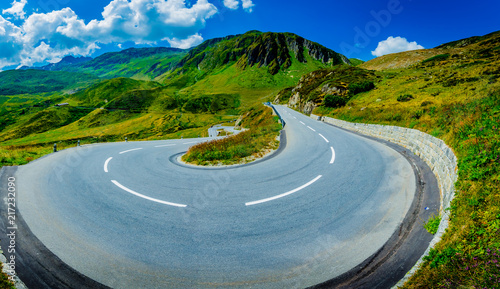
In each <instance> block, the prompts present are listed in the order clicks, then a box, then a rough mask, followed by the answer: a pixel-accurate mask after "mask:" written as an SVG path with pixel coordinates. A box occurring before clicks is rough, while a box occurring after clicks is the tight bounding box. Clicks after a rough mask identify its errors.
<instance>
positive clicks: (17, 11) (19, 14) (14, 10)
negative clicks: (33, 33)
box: [2, 0, 28, 19]
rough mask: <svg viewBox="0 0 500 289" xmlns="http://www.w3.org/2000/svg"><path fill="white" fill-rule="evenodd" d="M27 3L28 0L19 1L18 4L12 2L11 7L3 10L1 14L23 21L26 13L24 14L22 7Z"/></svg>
mask: <svg viewBox="0 0 500 289" xmlns="http://www.w3.org/2000/svg"><path fill="white" fill-rule="evenodd" d="M27 3H28V0H20V1H19V2H17V1H16V0H14V2H12V7H10V8H9V9H3V10H2V14H9V15H13V16H15V17H16V18H19V19H24V17H25V16H26V12H24V6H26V4H27Z"/></svg>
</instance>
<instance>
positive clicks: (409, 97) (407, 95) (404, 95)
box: [398, 94, 413, 102]
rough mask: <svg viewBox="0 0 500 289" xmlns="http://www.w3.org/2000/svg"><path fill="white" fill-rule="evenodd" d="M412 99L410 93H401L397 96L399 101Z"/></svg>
mask: <svg viewBox="0 0 500 289" xmlns="http://www.w3.org/2000/svg"><path fill="white" fill-rule="evenodd" d="M412 99H413V95H411V94H402V95H400V96H398V101H399V102H407V101H410V100H412Z"/></svg>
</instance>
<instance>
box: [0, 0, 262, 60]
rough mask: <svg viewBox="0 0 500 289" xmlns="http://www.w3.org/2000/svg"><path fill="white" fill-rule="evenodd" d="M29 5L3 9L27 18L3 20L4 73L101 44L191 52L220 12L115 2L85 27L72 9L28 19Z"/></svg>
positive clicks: (173, 3)
mask: <svg viewBox="0 0 500 289" xmlns="http://www.w3.org/2000/svg"><path fill="white" fill-rule="evenodd" d="M234 2H236V4H237V5H238V6H239V3H240V2H239V0H225V4H228V5H234ZM248 2H250V4H251V5H250V4H249V3H248ZM26 3H27V0H17V1H14V2H13V6H12V8H10V9H6V10H4V11H3V13H4V14H10V15H15V16H17V17H18V18H20V19H24V22H23V23H22V24H21V25H19V26H16V25H15V24H13V23H12V22H10V21H9V20H7V19H5V18H3V17H2V16H0V69H2V68H3V67H5V66H6V65H12V64H21V65H27V66H31V65H34V64H36V63H41V62H45V61H49V62H50V61H56V60H57V59H60V58H62V57H64V56H66V55H68V54H74V55H82V56H88V55H90V54H92V53H93V52H94V51H95V50H96V49H99V43H101V44H110V43H117V44H119V43H124V42H129V41H130V42H134V43H136V44H155V43H157V42H158V41H161V40H166V41H168V42H169V43H170V45H171V46H173V47H179V48H189V47H192V46H194V45H197V44H199V43H201V42H202V41H203V37H202V36H201V34H200V33H199V31H200V30H201V29H203V28H204V27H205V25H206V21H207V20H208V19H209V18H211V17H213V16H214V15H215V14H216V13H217V12H218V10H217V8H216V7H215V6H214V5H213V4H212V3H210V2H209V0H194V1H191V2H190V3H191V4H189V5H187V4H186V1H185V0H112V1H111V2H110V3H109V4H108V5H107V6H106V7H105V8H104V10H103V12H102V19H100V20H97V19H94V20H91V21H89V22H88V23H86V22H85V21H84V20H82V19H81V18H79V17H78V15H77V14H76V13H75V12H74V11H73V10H72V9H71V8H64V9H61V10H56V11H52V12H49V13H38V12H35V13H33V14H31V15H29V16H28V17H27V18H26V14H25V12H24V6H25V5H26ZM252 7H253V3H252V2H251V0H244V1H243V8H245V9H246V10H247V11H248V10H249V9H250V10H251V9H252Z"/></svg>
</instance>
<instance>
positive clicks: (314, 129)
mask: <svg viewBox="0 0 500 289" xmlns="http://www.w3.org/2000/svg"><path fill="white" fill-rule="evenodd" d="M307 128H308V129H310V130H312V131H314V132H316V130H315V129H314V128H312V127H310V126H307Z"/></svg>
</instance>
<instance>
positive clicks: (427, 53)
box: [359, 32, 500, 71]
mask: <svg viewBox="0 0 500 289" xmlns="http://www.w3.org/2000/svg"><path fill="white" fill-rule="evenodd" d="M499 35H500V32H493V33H490V34H488V35H485V36H475V37H471V38H467V39H462V40H457V41H453V42H450V43H445V44H442V45H440V46H438V47H436V48H434V49H424V50H413V51H406V52H401V53H394V54H388V55H384V56H381V57H378V58H375V59H373V60H370V61H367V62H365V63H363V64H361V65H359V66H360V67H361V68H365V69H370V70H379V71H380V70H387V69H400V68H408V67H410V66H412V65H415V64H417V63H419V62H422V61H424V60H426V59H429V58H431V57H434V56H437V55H461V54H464V53H465V54H467V51H478V50H481V47H480V46H479V45H477V44H478V43H479V42H482V43H483V44H482V45H485V44H484V41H488V39H497V38H498V37H499ZM493 41H494V40H493Z"/></svg>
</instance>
